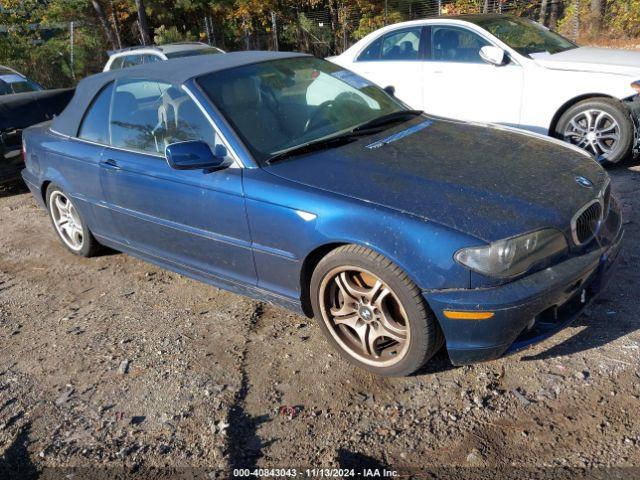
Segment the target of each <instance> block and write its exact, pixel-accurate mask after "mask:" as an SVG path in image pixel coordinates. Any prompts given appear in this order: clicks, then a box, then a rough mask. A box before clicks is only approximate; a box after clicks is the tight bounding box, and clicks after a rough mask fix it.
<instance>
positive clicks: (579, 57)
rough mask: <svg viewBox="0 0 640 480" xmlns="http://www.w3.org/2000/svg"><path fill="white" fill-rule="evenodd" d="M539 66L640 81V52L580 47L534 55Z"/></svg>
mask: <svg viewBox="0 0 640 480" xmlns="http://www.w3.org/2000/svg"><path fill="white" fill-rule="evenodd" d="M532 56H533V57H534V60H535V62H536V63H537V64H539V65H542V66H543V67H546V68H551V69H554V70H573V71H580V72H598V73H613V74H617V75H628V76H636V77H638V78H637V79H638V80H640V52H638V51H632V50H613V49H609V48H593V47H579V48H574V49H571V50H567V51H566V52H560V53H555V54H553V55H546V54H539V55H532Z"/></svg>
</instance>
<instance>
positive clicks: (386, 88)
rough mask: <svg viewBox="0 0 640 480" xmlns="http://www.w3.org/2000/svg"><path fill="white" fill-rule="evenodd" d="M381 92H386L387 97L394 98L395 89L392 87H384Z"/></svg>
mask: <svg viewBox="0 0 640 480" xmlns="http://www.w3.org/2000/svg"><path fill="white" fill-rule="evenodd" d="M383 90H384V91H385V92H387V93H388V94H389V95H391V96H392V97H395V96H396V87H394V86H393V85H389V86H387V87H384V88H383Z"/></svg>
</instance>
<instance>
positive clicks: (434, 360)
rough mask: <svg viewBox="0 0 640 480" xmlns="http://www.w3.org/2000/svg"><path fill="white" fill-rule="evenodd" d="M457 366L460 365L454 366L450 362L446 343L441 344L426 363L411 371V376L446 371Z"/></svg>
mask: <svg viewBox="0 0 640 480" xmlns="http://www.w3.org/2000/svg"><path fill="white" fill-rule="evenodd" d="M457 368H460V367H456V366H455V365H453V364H452V363H451V360H450V359H449V354H448V353H447V347H446V345H443V346H442V348H441V349H440V350H438V352H437V353H436V354H435V355H434V356H433V357H431V359H430V360H429V361H428V362H427V363H425V364H424V365H423V366H422V367H420V368H419V369H418V370H416V371H415V372H413V373H412V374H411V376H412V377H418V376H420V375H434V374H436V373H443V372H448V371H449V370H455V369H457Z"/></svg>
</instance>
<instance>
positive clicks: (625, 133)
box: [553, 97, 635, 165]
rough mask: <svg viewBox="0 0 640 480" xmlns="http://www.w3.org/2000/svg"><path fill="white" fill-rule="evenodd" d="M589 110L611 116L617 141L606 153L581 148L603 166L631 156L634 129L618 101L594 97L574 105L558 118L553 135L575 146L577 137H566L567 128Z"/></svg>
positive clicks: (629, 116) (577, 140) (589, 148)
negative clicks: (616, 126) (615, 126)
mask: <svg viewBox="0 0 640 480" xmlns="http://www.w3.org/2000/svg"><path fill="white" fill-rule="evenodd" d="M589 110H597V111H600V112H606V113H607V114H608V115H611V117H612V118H613V119H615V121H616V122H617V123H618V125H619V139H618V140H617V141H616V142H615V144H611V145H610V147H611V151H610V152H608V153H603V152H601V151H600V149H599V148H597V147H589V146H586V147H581V148H584V149H585V151H587V152H589V153H591V154H593V155H595V157H596V159H597V160H598V161H599V162H600V163H602V164H604V165H606V164H607V163H610V164H611V163H618V162H619V161H620V160H623V159H625V158H627V157H629V156H630V155H631V149H632V148H633V143H634V133H635V132H634V130H635V129H634V126H633V120H632V119H631V115H630V113H629V111H628V110H627V109H626V107H625V106H624V105H623V104H622V103H621V102H620V101H619V100H615V99H612V98H605V97H594V98H588V99H586V100H582V101H581V102H578V103H576V104H575V105H573V106H572V107H570V108H569V109H567V110H566V111H565V112H564V113H563V114H562V115H561V116H560V118H559V119H558V122H557V123H556V127H555V130H554V132H553V135H554V136H555V137H556V138H559V139H561V140H565V141H569V142H570V143H573V144H577V143H578V142H579V139H578V137H573V138H572V139H569V138H567V137H566V135H565V134H566V130H567V127H568V126H569V122H570V121H571V120H572V119H574V118H575V117H576V116H579V115H580V114H581V113H584V112H586V111H589ZM593 148H596V150H598V151H595V152H594V150H593Z"/></svg>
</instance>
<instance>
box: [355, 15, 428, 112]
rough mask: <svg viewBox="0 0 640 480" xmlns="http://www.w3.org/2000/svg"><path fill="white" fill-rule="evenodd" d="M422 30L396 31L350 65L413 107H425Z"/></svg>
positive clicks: (376, 41)
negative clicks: (391, 89)
mask: <svg viewBox="0 0 640 480" xmlns="http://www.w3.org/2000/svg"><path fill="white" fill-rule="evenodd" d="M422 30H423V29H422V27H419V26H418V27H412V28H403V29H400V30H394V31H391V32H389V33H387V34H385V35H384V36H383V37H380V38H378V39H377V40H374V41H373V42H372V43H371V44H370V45H369V46H368V47H367V48H365V50H363V52H362V53H361V54H360V56H359V57H358V58H357V59H356V61H355V62H354V63H353V64H351V65H350V66H349V68H351V69H353V70H354V71H355V72H356V73H358V74H360V75H362V76H363V77H365V78H367V79H368V80H371V81H372V82H374V83H375V84H377V85H378V86H380V87H382V88H386V87H390V86H391V87H393V88H394V89H395V96H396V97H398V98H399V99H400V100H402V101H403V102H405V103H406V104H407V105H409V106H411V107H412V108H416V109H421V108H422V104H423V97H422V91H423V71H422V61H421V60H422V56H423V48H424V43H423V41H422Z"/></svg>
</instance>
